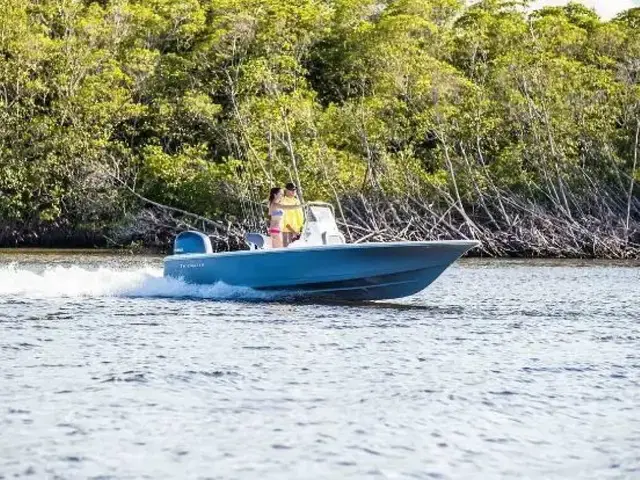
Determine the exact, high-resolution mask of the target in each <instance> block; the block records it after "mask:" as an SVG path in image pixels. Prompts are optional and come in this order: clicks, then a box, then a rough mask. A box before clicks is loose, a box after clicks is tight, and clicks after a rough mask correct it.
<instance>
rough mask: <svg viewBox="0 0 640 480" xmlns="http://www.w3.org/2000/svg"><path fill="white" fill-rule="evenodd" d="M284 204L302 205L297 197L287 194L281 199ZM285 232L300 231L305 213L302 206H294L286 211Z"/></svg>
mask: <svg viewBox="0 0 640 480" xmlns="http://www.w3.org/2000/svg"><path fill="white" fill-rule="evenodd" d="M280 203H281V204H282V205H300V200H298V198H297V197H287V196H286V195H285V196H284V197H282V199H281V200H280ZM282 223H283V224H284V227H283V232H285V233H300V232H301V231H302V226H303V225H304V215H303V213H302V209H301V208H293V209H291V210H285V211H284V220H283V222H282Z"/></svg>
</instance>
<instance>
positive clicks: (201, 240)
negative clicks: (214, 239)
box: [173, 231, 213, 255]
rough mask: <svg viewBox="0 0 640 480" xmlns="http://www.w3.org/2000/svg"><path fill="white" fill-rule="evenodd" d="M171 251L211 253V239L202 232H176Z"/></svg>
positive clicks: (177, 252)
mask: <svg viewBox="0 0 640 480" xmlns="http://www.w3.org/2000/svg"><path fill="white" fill-rule="evenodd" d="M173 253H174V255H184V254H188V253H213V248H211V240H210V239H209V237H208V236H207V235H205V234H204V233H200V232H194V231H187V232H182V233H180V234H178V236H177V237H176V239H175V240H174V242H173Z"/></svg>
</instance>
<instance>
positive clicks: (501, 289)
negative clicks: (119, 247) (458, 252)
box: [0, 255, 640, 479]
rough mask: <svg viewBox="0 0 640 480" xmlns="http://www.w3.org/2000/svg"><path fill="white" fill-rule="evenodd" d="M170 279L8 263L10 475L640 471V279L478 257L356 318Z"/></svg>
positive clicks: (3, 418) (348, 310) (356, 312)
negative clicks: (426, 286) (410, 294)
mask: <svg viewBox="0 0 640 480" xmlns="http://www.w3.org/2000/svg"><path fill="white" fill-rule="evenodd" d="M159 268H160V260H159V258H157V257H146V258H144V257H112V256H78V255H76V256H70V255H38V256H33V255H31V256H30V255H1V256H0V365H1V366H2V369H1V372H0V478H14V477H20V478H22V477H28V476H31V478H114V479H120V478H143V477H145V478H225V479H232V478H234V479H235V478H237V479H255V478H263V479H268V478H274V479H275V478H283V479H284V478H287V479H292V478H296V479H301V478H314V479H317V478H524V477H526V478H598V479H602V478H638V477H640V453H639V452H640V417H639V415H638V412H639V411H640V352H639V350H638V346H639V345H640V320H639V319H640V306H639V304H638V293H640V286H639V285H640V268H638V266H637V265H634V264H629V263H627V264H623V263H617V264H614V263H603V262H586V261H585V262H575V261H570V262H569V261H566V262H557V261H553V262H551V261H484V260H467V261H462V262H460V263H459V264H457V265H455V266H454V267H453V268H451V269H450V270H449V271H448V272H446V273H445V275H444V276H443V277H441V279H440V280H439V281H438V282H436V284H434V285H433V286H432V287H431V288H430V289H428V290H427V291H425V292H423V293H422V294H421V295H418V296H415V297H412V298H408V299H406V300H403V301H396V302H388V303H381V304H363V305H357V306H348V307H345V306H336V305H301V304H295V305H291V304H283V303H277V302H263V301H255V300H256V299H255V298H252V293H251V292H248V291H242V290H234V289H231V288H227V287H212V288H199V289H198V288H193V287H189V286H186V285H183V284H180V283H178V282H166V281H165V280H163V279H162V278H161V271H160V270H159ZM187 297H191V298H187Z"/></svg>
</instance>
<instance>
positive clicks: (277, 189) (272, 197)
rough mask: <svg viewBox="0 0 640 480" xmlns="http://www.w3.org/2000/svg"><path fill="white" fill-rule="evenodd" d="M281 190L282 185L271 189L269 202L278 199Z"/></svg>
mask: <svg viewBox="0 0 640 480" xmlns="http://www.w3.org/2000/svg"><path fill="white" fill-rule="evenodd" d="M280 190H282V189H281V188H280V187H274V188H272V189H271V191H270V192H269V203H270V204H271V203H273V201H274V200H275V199H276V196H277V195H278V194H279V193H280Z"/></svg>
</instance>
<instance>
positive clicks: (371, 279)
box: [164, 202, 479, 301]
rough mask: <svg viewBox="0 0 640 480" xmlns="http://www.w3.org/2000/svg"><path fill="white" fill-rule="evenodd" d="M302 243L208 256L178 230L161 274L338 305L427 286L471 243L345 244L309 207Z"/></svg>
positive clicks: (330, 221)
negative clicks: (323, 300)
mask: <svg viewBox="0 0 640 480" xmlns="http://www.w3.org/2000/svg"><path fill="white" fill-rule="evenodd" d="M305 217H306V222H305V226H304V228H303V232H302V235H301V238H300V239H299V240H297V241H295V242H293V243H292V244H291V245H289V246H288V247H286V248H277V249H272V248H271V247H270V242H269V238H268V237H266V236H264V235H261V234H248V235H247V237H246V241H247V245H248V247H249V249H248V250H240V251H235V252H219V253H213V251H212V248H211V242H210V240H209V237H207V236H206V235H204V234H202V233H200V232H193V231H188V232H182V233H180V234H179V235H178V236H177V237H176V239H175V241H174V252H173V255H170V256H168V257H166V258H165V259H164V275H165V276H166V277H172V278H179V279H182V280H183V281H185V282H187V283H192V284H198V285H212V284H216V283H218V282H223V283H225V284H227V285H232V286H240V287H248V288H252V289H255V290H260V291H270V292H273V294H274V297H280V296H286V297H302V298H310V299H326V300H339V301H361V300H386V299H393V298H400V297H406V296H409V295H413V294H415V293H417V292H420V291H421V290H423V289H425V288H426V287H427V286H429V285H430V284H431V283H432V282H433V281H434V280H435V279H436V278H438V276H440V274H441V273H442V272H444V271H445V270H446V269H447V267H449V266H450V265H451V264H452V263H453V262H455V261H456V260H457V259H458V258H459V257H460V256H462V255H463V254H464V253H465V252H467V251H468V250H469V249H471V248H473V247H476V246H477V245H479V242H477V241H467V240H451V241H429V242H370V243H352V244H348V243H346V242H345V239H344V236H343V235H342V234H341V233H340V231H339V230H338V227H337V224H336V221H335V217H334V214H333V208H332V207H331V206H330V205H329V204H324V203H318V202H316V203H312V204H309V206H308V207H307V209H306V215H305Z"/></svg>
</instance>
